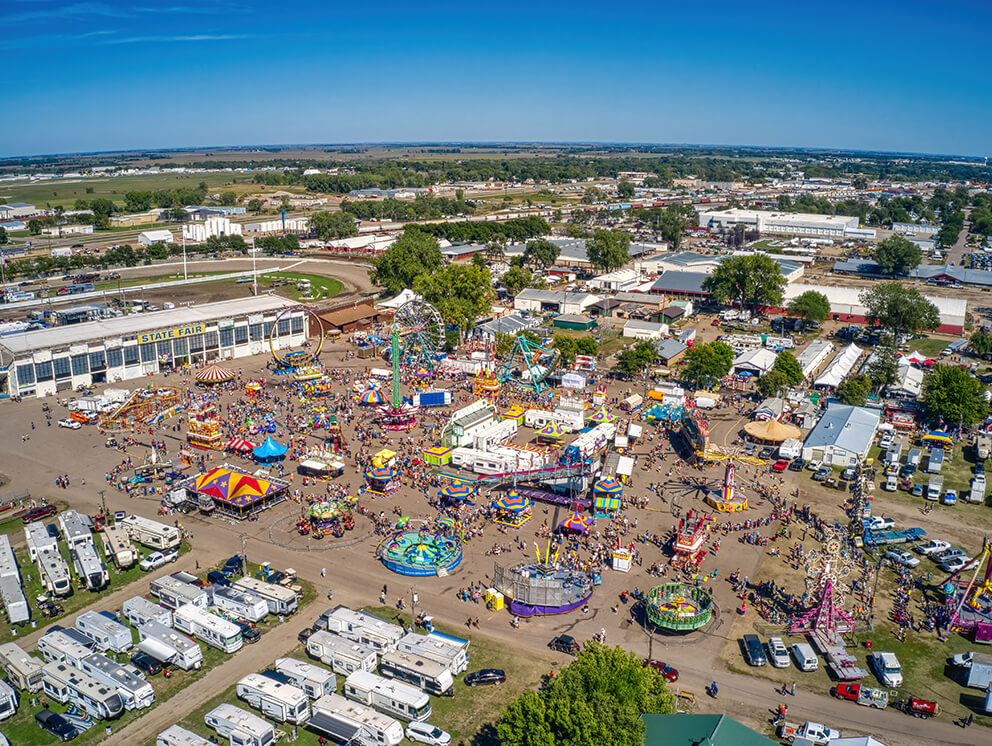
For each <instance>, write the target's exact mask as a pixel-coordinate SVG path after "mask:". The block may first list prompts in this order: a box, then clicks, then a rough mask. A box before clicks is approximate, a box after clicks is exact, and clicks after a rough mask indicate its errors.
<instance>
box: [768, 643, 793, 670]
mask: <svg viewBox="0 0 992 746" xmlns="http://www.w3.org/2000/svg"><path fill="white" fill-rule="evenodd" d="M765 647H767V648H768V661H769V662H770V663H771V664H772V666H774V667H775V668H788V667H789V650H788V648H786V647H785V643H784V642H782V638H781V637H769V638H768V643H767V644H766V646H765Z"/></svg>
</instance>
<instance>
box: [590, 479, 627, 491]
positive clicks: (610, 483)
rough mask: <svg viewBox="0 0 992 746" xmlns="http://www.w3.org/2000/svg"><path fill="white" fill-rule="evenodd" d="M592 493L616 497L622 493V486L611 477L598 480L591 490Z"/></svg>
mask: <svg viewBox="0 0 992 746" xmlns="http://www.w3.org/2000/svg"><path fill="white" fill-rule="evenodd" d="M592 490H593V492H600V493H604V494H607V495H616V494H619V493H620V492H623V485H622V484H620V482H618V481H617V480H616V479H614V478H613V477H608V478H606V479H600V480H599V481H597V482H596V484H595V486H594V487H593V488H592Z"/></svg>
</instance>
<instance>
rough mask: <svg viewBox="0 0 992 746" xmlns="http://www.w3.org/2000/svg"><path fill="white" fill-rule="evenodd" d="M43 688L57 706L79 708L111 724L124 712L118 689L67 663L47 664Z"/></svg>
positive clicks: (42, 683)
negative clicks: (67, 705) (111, 720)
mask: <svg viewBox="0 0 992 746" xmlns="http://www.w3.org/2000/svg"><path fill="white" fill-rule="evenodd" d="M41 686H42V690H43V691H44V692H45V694H47V695H48V696H49V697H51V698H52V699H54V700H55V701H56V702H61V703H62V704H64V705H65V704H72V705H76V706H77V707H79V708H81V709H83V710H85V711H86V712H88V713H89V714H90V715H92V716H93V717H95V718H97V719H100V720H110V719H112V718H115V717H117V716H118V715H120V714H121V713H122V712H123V711H124V701H123V700H122V699H121V695H120V694H118V693H117V690H116V689H114V688H112V687H109V686H107V685H106V684H104V683H102V682H100V681H97V680H96V679H94V678H93V677H92V676H90V675H89V674H88V673H85V672H83V671H81V670H79V669H78V668H76V667H74V666H71V665H69V664H67V663H59V662H55V661H53V662H51V663H46V664H45V665H44V666H43V667H42V669H41Z"/></svg>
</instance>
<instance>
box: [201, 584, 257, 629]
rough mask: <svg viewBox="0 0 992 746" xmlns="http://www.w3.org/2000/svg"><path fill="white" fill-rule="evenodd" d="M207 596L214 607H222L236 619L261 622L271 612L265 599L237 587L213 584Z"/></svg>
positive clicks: (208, 589)
mask: <svg viewBox="0 0 992 746" xmlns="http://www.w3.org/2000/svg"><path fill="white" fill-rule="evenodd" d="M207 596H208V597H209V598H210V606H211V607H212V608H215V609H220V610H221V611H223V612H224V613H225V614H228V615H230V616H233V617H234V618H235V619H243V620H245V621H248V622H260V621H262V620H263V619H265V617H266V616H268V613H269V605H268V604H267V603H265V599H263V598H259V597H258V596H256V595H255V594H253V593H248V592H247V591H242V590H238V589H237V588H225V587H224V586H222V585H211V586H208V587H207Z"/></svg>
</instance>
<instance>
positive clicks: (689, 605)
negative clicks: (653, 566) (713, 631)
mask: <svg viewBox="0 0 992 746" xmlns="http://www.w3.org/2000/svg"><path fill="white" fill-rule="evenodd" d="M645 608H646V611H647V618H648V621H649V622H650V623H651V624H653V625H654V626H655V627H658V628H659V629H663V630H667V631H669V632H694V631H695V630H697V629H699V628H701V627H705V626H706V625H707V624H709V622H710V620H711V619H712V618H713V599H712V598H711V597H710V595H709V593H707V592H706V590H705V589H703V588H700V587H697V586H693V585H685V584H684V583H665V584H663V585H659V586H656V587H654V588H652V589H651V591H650V592H649V593H648V599H647V605H646V607H645Z"/></svg>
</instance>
